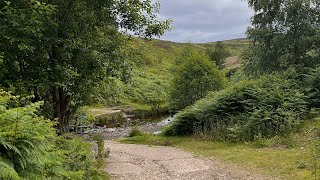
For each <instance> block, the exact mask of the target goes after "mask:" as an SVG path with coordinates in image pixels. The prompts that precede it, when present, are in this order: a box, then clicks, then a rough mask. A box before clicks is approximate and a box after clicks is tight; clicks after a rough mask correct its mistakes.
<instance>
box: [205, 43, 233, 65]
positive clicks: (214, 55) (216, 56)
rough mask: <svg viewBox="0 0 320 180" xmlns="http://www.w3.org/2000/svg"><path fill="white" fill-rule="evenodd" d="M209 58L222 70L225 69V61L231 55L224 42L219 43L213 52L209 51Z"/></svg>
mask: <svg viewBox="0 0 320 180" xmlns="http://www.w3.org/2000/svg"><path fill="white" fill-rule="evenodd" d="M208 54H209V58H210V59H211V60H212V61H213V62H215V64H216V65H217V66H218V67H219V68H220V69H222V68H224V63H225V59H226V58H227V57H228V56H229V55H230V52H229V51H228V50H227V49H226V48H225V46H224V44H223V42H221V41H218V42H217V43H216V45H215V48H214V50H213V51H209V52H208Z"/></svg>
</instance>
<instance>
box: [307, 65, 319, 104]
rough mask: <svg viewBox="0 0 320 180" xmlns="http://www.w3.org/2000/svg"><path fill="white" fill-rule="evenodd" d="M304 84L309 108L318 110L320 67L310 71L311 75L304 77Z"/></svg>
mask: <svg viewBox="0 0 320 180" xmlns="http://www.w3.org/2000/svg"><path fill="white" fill-rule="evenodd" d="M306 82H307V85H306V87H307V88H306V94H307V95H308V100H309V106H310V107H311V108H320V101H319V99H320V67H318V68H315V69H313V70H311V73H310V74H309V75H307V77H306Z"/></svg>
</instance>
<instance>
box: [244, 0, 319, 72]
mask: <svg viewBox="0 0 320 180" xmlns="http://www.w3.org/2000/svg"><path fill="white" fill-rule="evenodd" d="M248 2H249V6H250V7H251V8H252V9H253V10H254V11H255V14H254V16H253V17H252V27H251V28H249V29H248V31H247V34H248V37H249V39H251V40H253V43H254V44H253V46H252V47H250V48H249V51H248V52H247V53H246V59H245V60H246V64H247V72H248V73H250V74H255V73H259V72H271V71H279V70H280V71H281V70H285V69H287V68H289V67H291V66H294V67H297V68H301V67H305V66H308V67H312V66H314V65H316V64H318V63H319V62H320V61H319V60H320V58H319V57H320V53H319V37H320V34H319V33H320V31H319V26H320V20H319V16H320V8H319V5H320V2H319V1H318V0H316V1H314V0H282V1H272V2H267V1H262V0H249V1H248Z"/></svg>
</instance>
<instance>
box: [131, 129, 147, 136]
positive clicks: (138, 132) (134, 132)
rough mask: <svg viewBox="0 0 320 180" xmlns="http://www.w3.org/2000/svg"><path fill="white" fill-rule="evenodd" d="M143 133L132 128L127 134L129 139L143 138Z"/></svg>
mask: <svg viewBox="0 0 320 180" xmlns="http://www.w3.org/2000/svg"><path fill="white" fill-rule="evenodd" d="M144 135H145V133H144V132H142V131H141V130H140V129H139V128H137V127H133V128H132V129H131V130H130V132H129V135H128V136H129V137H135V136H144Z"/></svg>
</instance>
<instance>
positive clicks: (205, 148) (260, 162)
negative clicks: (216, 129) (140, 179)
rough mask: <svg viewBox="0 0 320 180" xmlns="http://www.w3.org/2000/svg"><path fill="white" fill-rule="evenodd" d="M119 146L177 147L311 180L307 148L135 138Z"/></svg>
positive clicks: (283, 176)
mask: <svg viewBox="0 0 320 180" xmlns="http://www.w3.org/2000/svg"><path fill="white" fill-rule="evenodd" d="M119 141H120V142H122V143H133V144H148V145H161V146H175V147H180V148H182V149H184V150H186V151H190V152H192V153H194V154H195V155H199V156H205V157H209V158H216V159H219V160H222V161H224V162H226V163H232V164H236V165H239V166H241V167H245V168H246V169H248V170H250V171H254V172H258V173H261V174H265V175H269V176H271V177H278V178H281V179H312V177H313V176H312V168H311V165H312V162H311V161H310V157H311V153H310V152H311V151H310V149H309V148H308V147H307V146H302V145H296V146H294V147H290V148H285V147H281V146H278V147H264V148H256V147H255V144H254V143H227V142H214V141H209V140H202V139H198V138H195V137H164V136H154V135H143V136H136V137H131V138H126V139H120V140H119Z"/></svg>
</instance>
